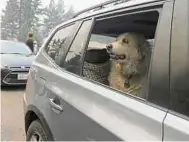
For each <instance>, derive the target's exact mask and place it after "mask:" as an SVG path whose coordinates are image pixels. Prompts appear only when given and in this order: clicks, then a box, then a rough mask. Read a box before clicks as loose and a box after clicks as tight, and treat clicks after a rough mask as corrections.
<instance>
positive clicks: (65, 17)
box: [63, 5, 75, 21]
mask: <svg viewBox="0 0 189 142" xmlns="http://www.w3.org/2000/svg"><path fill="white" fill-rule="evenodd" d="M74 14H75V11H74V8H73V6H72V5H71V6H70V8H69V9H68V11H67V12H66V13H65V14H64V15H63V20H64V21H66V20H68V19H70V18H72V17H73V16H74Z"/></svg>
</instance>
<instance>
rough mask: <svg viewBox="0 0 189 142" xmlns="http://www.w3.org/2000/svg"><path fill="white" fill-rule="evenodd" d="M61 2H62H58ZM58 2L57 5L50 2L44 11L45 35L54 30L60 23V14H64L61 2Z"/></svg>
mask: <svg viewBox="0 0 189 142" xmlns="http://www.w3.org/2000/svg"><path fill="white" fill-rule="evenodd" d="M60 1H62V0H60ZM60 1H59V2H58V5H56V4H55V1H54V0H51V1H50V3H49V6H48V7H46V8H45V11H44V15H45V18H44V26H45V34H46V35H47V34H48V33H49V31H50V30H51V29H52V28H54V27H55V26H56V25H58V24H60V23H61V21H62V17H61V14H60V13H62V15H63V13H64V7H63V4H62V3H61V2H60Z"/></svg>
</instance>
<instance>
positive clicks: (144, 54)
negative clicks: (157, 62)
mask: <svg viewBox="0 0 189 142" xmlns="http://www.w3.org/2000/svg"><path fill="white" fill-rule="evenodd" d="M106 48H107V51H108V53H109V54H110V57H111V61H112V65H111V71H110V74H109V77H108V80H109V84H110V86H111V87H112V88H116V89H118V90H121V91H124V92H126V93H129V94H132V95H136V96H140V93H141V89H142V88H143V86H144V82H145V78H146V77H147V74H148V69H149V65H150V58H151V49H150V47H149V43H148V42H147V40H146V38H145V37H144V36H143V35H140V34H137V33H131V32H129V33H124V34H121V35H120V36H118V37H117V39H116V40H115V41H113V42H112V43H111V44H109V45H107V46H106Z"/></svg>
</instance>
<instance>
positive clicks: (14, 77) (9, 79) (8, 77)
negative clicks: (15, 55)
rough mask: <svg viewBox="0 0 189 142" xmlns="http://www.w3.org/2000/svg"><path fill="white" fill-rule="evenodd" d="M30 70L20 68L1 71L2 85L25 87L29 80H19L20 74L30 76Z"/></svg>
mask: <svg viewBox="0 0 189 142" xmlns="http://www.w3.org/2000/svg"><path fill="white" fill-rule="evenodd" d="M28 72H29V68H25V69H21V68H19V67H16V68H9V69H1V85H2V86H7V85H25V84H26V82H27V78H26V77H25V78H18V76H19V75H20V74H24V75H26V74H28Z"/></svg>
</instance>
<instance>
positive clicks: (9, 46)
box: [0, 40, 32, 55]
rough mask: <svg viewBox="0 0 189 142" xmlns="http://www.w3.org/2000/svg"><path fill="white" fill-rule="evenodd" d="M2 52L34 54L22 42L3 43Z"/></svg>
mask: <svg viewBox="0 0 189 142" xmlns="http://www.w3.org/2000/svg"><path fill="white" fill-rule="evenodd" d="M0 44H1V46H0V52H1V54H24V55H29V54H32V52H31V50H30V49H29V47H28V46H27V45H25V44H24V43H20V42H12V41H2V40H1V42H0Z"/></svg>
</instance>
